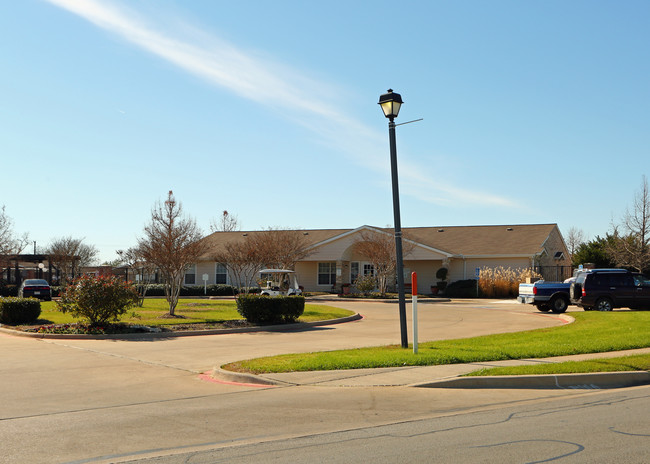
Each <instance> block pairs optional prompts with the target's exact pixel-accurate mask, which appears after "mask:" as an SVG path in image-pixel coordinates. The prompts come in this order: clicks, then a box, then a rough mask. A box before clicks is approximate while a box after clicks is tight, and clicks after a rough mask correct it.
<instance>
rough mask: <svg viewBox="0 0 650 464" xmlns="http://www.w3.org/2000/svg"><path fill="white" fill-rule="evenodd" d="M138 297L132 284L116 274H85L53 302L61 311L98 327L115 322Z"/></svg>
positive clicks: (134, 303) (135, 302)
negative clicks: (96, 275) (97, 275)
mask: <svg viewBox="0 0 650 464" xmlns="http://www.w3.org/2000/svg"><path fill="white" fill-rule="evenodd" d="M139 298H140V297H139V295H138V292H137V291H136V289H135V288H134V287H133V285H131V284H129V283H126V282H124V281H123V280H122V279H121V278H119V277H115V276H99V277H94V276H88V275H85V276H81V277H79V278H78V279H76V280H75V281H74V282H73V283H72V284H71V285H69V286H68V287H67V288H66V289H65V291H64V292H63V294H62V295H61V300H60V301H58V302H57V305H58V307H59V310H60V311H61V312H63V313H66V312H70V313H71V314H72V316H73V317H75V318H80V319H84V320H86V321H88V322H89V323H90V325H91V326H99V325H104V324H107V323H109V322H113V321H117V320H118V319H119V317H120V316H121V315H122V314H124V313H126V311H127V310H128V309H129V308H131V307H132V306H135V305H136V304H137V303H138V301H139Z"/></svg>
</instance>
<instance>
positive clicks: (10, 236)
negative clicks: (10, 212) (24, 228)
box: [0, 205, 29, 268]
mask: <svg viewBox="0 0 650 464" xmlns="http://www.w3.org/2000/svg"><path fill="white" fill-rule="evenodd" d="M28 242H29V237H28V236H27V234H23V235H21V236H16V235H15V234H14V229H13V221H12V220H11V218H10V217H9V216H7V213H6V211H5V207H4V205H3V206H2V208H0V267H2V268H4V267H5V266H6V265H7V263H8V260H9V257H10V256H12V255H17V254H20V252H21V251H22V250H23V249H24V248H25V247H26V246H27V243H28Z"/></svg>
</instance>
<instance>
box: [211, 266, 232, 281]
mask: <svg viewBox="0 0 650 464" xmlns="http://www.w3.org/2000/svg"><path fill="white" fill-rule="evenodd" d="M220 270H223V271H224V272H219V271H220ZM224 274H225V275H226V281H225V282H223V283H222V282H217V276H221V275H224ZM228 282H230V279H229V277H228V266H226V265H225V264H222V263H215V264H214V283H215V284H217V285H220V284H221V285H228Z"/></svg>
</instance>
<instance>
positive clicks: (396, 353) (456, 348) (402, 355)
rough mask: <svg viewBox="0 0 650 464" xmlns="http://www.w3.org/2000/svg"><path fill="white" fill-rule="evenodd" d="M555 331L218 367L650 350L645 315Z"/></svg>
mask: <svg viewBox="0 0 650 464" xmlns="http://www.w3.org/2000/svg"><path fill="white" fill-rule="evenodd" d="M571 315H572V316H573V317H575V322H574V323H572V324H567V325H564V326H560V327H552V328H547V329H538V330H532V331H525V332H517V333H507V334H497V335H489V336H482V337H473V338H464V339H457V340H441V341H435V342H427V343H420V344H419V350H418V351H419V352H418V354H413V351H412V350H411V349H403V348H401V347H400V346H399V345H394V346H383V347H372V348H360V349H354V350H338V351H327V352H316V353H300V354H286V355H281V356H273V357H265V358H257V359H252V360H247V361H240V362H237V363H231V364H228V365H225V366H223V367H224V368H225V369H230V370H235V371H240V372H250V373H256V374H261V373H277V372H295V371H313V370H334V369H363V368H377V367H397V366H430V365H436V364H455V363H470V362H480V361H496V360H507V359H524V358H546V357H553V356H565V355H572V354H582V353H598V352H607V351H618V350H629V349H635V348H646V347H649V346H650V336H649V335H648V334H650V312H647V311H613V312H576V313H571Z"/></svg>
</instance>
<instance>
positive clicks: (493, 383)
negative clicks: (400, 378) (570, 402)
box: [410, 371, 650, 390]
mask: <svg viewBox="0 0 650 464" xmlns="http://www.w3.org/2000/svg"><path fill="white" fill-rule="evenodd" d="M648 384H650V372H648V371H631V372H592V373H588V374H552V375H501V376H492V377H456V378H453V379H445V380H439V381H435V382H425V383H419V384H414V385H410V386H411V387H417V388H468V389H469V388H504V389H506V388H529V389H532V388H535V389H554V388H560V389H592V390H598V389H603V388H623V387H635V386H639V385H648Z"/></svg>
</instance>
